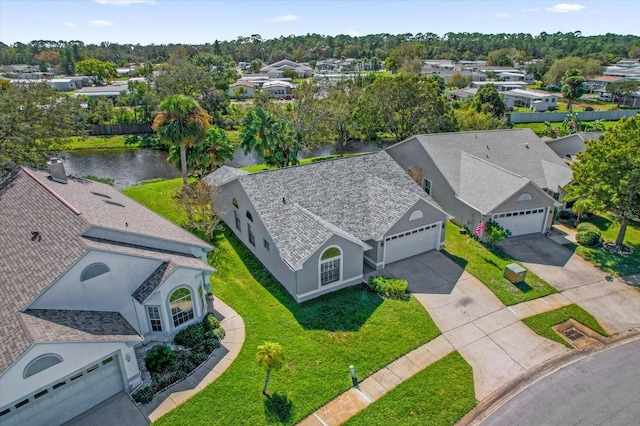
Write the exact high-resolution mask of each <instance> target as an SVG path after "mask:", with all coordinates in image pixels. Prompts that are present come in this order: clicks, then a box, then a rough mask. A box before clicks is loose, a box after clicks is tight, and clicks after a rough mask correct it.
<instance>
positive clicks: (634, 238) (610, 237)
mask: <svg viewBox="0 0 640 426" xmlns="http://www.w3.org/2000/svg"><path fill="white" fill-rule="evenodd" d="M586 221H587V222H591V223H593V224H594V225H596V226H597V227H598V228H599V229H600V231H602V238H604V239H605V240H606V241H615V240H616V238H617V237H618V231H619V230H620V223H619V222H618V221H617V220H613V219H612V218H611V217H608V216H606V215H600V216H593V217H592V218H591V219H587V220H586ZM565 225H567V226H570V227H571V226H573V225H572V224H571V223H565ZM624 243H625V244H626V245H628V246H630V247H632V248H633V249H634V252H633V254H632V255H630V256H621V255H619V254H615V253H611V252H608V251H605V250H603V249H602V248H589V247H584V246H580V245H575V246H574V248H575V252H576V253H578V254H579V255H580V256H582V257H584V258H585V259H587V260H588V261H589V262H591V263H593V264H594V265H595V266H596V267H598V268H600V269H602V270H603V271H605V272H608V273H609V274H612V275H616V276H623V275H630V274H638V273H640V222H631V223H630V224H629V226H628V227H627V232H626V233H625V238H624Z"/></svg>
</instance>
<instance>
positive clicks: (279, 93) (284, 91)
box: [262, 80, 294, 99]
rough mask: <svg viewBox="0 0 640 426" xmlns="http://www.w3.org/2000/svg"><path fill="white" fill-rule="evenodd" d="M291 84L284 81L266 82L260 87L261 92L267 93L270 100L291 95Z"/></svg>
mask: <svg viewBox="0 0 640 426" xmlns="http://www.w3.org/2000/svg"><path fill="white" fill-rule="evenodd" d="M293 87H294V86H293V84H292V83H291V82H288V81H284V80H274V81H267V82H266V83H264V84H263V85H262V90H264V91H265V92H269V93H270V94H271V97H272V98H280V99H282V98H284V97H286V96H287V95H291V90H292V89H293Z"/></svg>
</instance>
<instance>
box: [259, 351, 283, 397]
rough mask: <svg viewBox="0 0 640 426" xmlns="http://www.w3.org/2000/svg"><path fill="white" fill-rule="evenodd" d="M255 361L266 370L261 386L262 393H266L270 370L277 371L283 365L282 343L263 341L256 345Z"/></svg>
mask: <svg viewBox="0 0 640 426" xmlns="http://www.w3.org/2000/svg"><path fill="white" fill-rule="evenodd" d="M256 363H258V365H259V366H260V367H262V368H264V369H265V371H266V372H267V377H266V378H265V380H264V387H263V388H262V394H263V395H266V394H267V385H268V384H269V376H270V375H271V372H272V371H278V370H280V369H281V368H282V366H283V365H284V349H283V348H282V345H280V344H279V343H274V342H264V343H263V344H262V345H260V346H258V352H257V353H256Z"/></svg>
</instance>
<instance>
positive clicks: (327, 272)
mask: <svg viewBox="0 0 640 426" xmlns="http://www.w3.org/2000/svg"><path fill="white" fill-rule="evenodd" d="M341 264H342V251H341V250H340V249H339V248H338V247H329V248H328V249H326V250H325V251H324V252H323V253H322V256H320V285H327V284H330V283H333V282H336V281H340V275H341V274H340V269H341Z"/></svg>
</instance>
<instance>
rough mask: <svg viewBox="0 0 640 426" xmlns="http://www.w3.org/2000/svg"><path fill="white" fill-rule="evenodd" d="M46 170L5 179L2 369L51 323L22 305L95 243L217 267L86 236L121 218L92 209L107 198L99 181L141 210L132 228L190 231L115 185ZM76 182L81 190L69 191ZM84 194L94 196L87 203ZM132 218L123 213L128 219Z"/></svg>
mask: <svg viewBox="0 0 640 426" xmlns="http://www.w3.org/2000/svg"><path fill="white" fill-rule="evenodd" d="M45 176H46V175H44V174H43V173H42V172H33V171H30V170H28V169H25V168H23V167H18V168H16V169H15V170H13V171H12V172H11V173H10V174H9V175H8V176H6V177H5V179H3V181H2V182H0V242H1V243H0V294H1V295H2V297H0V373H2V372H3V371H4V370H5V369H7V368H8V367H9V366H10V365H11V364H12V363H13V362H14V361H15V360H16V359H17V358H18V357H19V356H20V355H21V354H22V353H23V352H24V351H25V350H27V349H28V348H29V346H31V345H32V344H33V343H34V342H35V341H36V337H37V336H39V335H41V334H42V333H44V334H46V333H48V330H49V328H50V327H51V324H49V323H47V322H44V321H43V320H41V319H37V320H36V319H33V318H35V317H33V316H30V315H25V314H24V313H22V311H24V310H25V309H26V308H27V306H29V304H30V303H31V302H32V301H33V300H34V299H36V297H38V296H39V295H40V294H41V293H42V292H43V291H44V290H46V289H47V288H48V287H49V286H50V285H51V284H52V283H53V282H54V281H55V280H56V279H57V278H58V277H59V276H60V275H62V274H63V273H64V272H65V271H67V270H68V269H69V267H71V266H72V265H73V264H74V263H75V262H76V261H77V260H78V259H79V258H80V257H81V256H82V255H84V254H85V253H86V252H87V251H89V250H92V249H95V250H105V251H112V252H117V253H124V254H134V255H140V256H145V257H151V258H155V259H160V260H163V261H171V262H174V263H175V264H176V265H179V266H184V267H190V268H193V269H198V270H212V269H211V268H209V267H208V265H206V264H205V263H204V262H202V261H201V260H200V259H199V258H195V257H192V256H188V255H184V254H179V253H167V252H162V251H159V250H151V249H146V248H140V247H135V246H127V245H122V244H116V243H111V242H106V241H102V240H91V239H88V238H84V237H82V235H83V234H84V233H85V232H86V230H87V229H88V228H89V226H90V225H91V224H92V223H96V222H98V223H101V224H103V225H105V226H108V224H109V223H110V221H114V222H115V221H116V220H117V218H116V217H115V215H106V216H101V217H100V218H99V219H95V217H92V216H91V213H92V212H93V211H94V210H95V209H94V206H93V205H94V204H95V199H98V205H99V206H100V207H102V204H104V203H103V202H102V201H101V200H100V199H101V198H103V197H100V196H96V195H94V194H91V193H90V192H89V189H92V190H93V189H98V188H99V189H98V191H99V192H104V193H105V194H108V195H109V196H111V197H112V198H111V199H112V200H115V201H117V202H124V203H126V205H127V206H128V207H130V206H133V205H135V206H136V207H131V210H130V211H131V212H135V214H136V215H138V217H137V218H134V219H133V220H132V223H133V224H134V229H136V230H138V231H140V232H143V230H145V229H148V228H150V227H153V226H156V227H161V228H162V229H155V230H153V232H152V234H151V235H152V236H156V235H159V234H163V230H164V229H166V230H167V234H169V236H173V235H176V236H178V237H179V238H180V239H181V241H185V242H186V241H191V239H190V238H188V237H187V236H184V235H183V233H186V231H183V230H181V229H178V230H177V231H176V230H175V229H173V228H178V227H176V226H175V225H173V224H171V223H170V222H168V221H165V220H164V219H162V218H160V219H162V220H156V218H154V217H150V216H151V215H152V213H151V212H150V211H149V210H147V209H145V208H144V207H142V206H140V205H138V204H137V203H134V202H133V201H132V200H130V199H129V198H127V197H124V196H122V195H121V194H119V193H118V192H117V191H116V190H114V189H113V188H110V187H109V186H105V185H100V184H94V183H84V182H76V181H74V180H72V181H71V182H70V183H69V184H68V186H65V187H64V188H63V189H60V188H61V187H62V185H61V184H55V185H54V184H53V183H52V182H50V181H49V180H48V179H46V177H45ZM96 185H97V186H96ZM51 188H53V190H52V189H51ZM71 188H76V189H77V190H78V191H79V192H78V193H69V192H68V191H70V189H71ZM79 193H82V196H80V195H78V194H79ZM63 194H64V195H65V198H63V197H62V195H63ZM66 197H68V198H69V199H70V202H71V204H69V203H66V201H69V200H68V199H67V198H66ZM83 198H89V199H91V200H92V201H91V202H87V203H85V202H83V201H82V199H83ZM65 200H66V201H65ZM70 206H72V207H74V208H75V209H77V210H74V209H73V208H71V207H70ZM107 207H114V208H116V209H119V210H117V211H119V212H121V211H122V210H123V209H122V208H121V207H118V206H108V205H107ZM78 211H79V214H78ZM98 214H100V213H99V212H98ZM147 217H150V223H147V224H142V222H145V220H146V218H147ZM127 219H128V218H127ZM127 219H124V218H122V217H121V220H122V221H124V220H127ZM136 222H138V223H140V224H139V225H138V224H135V223H136ZM116 226H117V225H116ZM194 238H195V237H194ZM165 239H166V238H165ZM196 241H197V243H198V244H197V245H199V246H202V245H203V244H204V242H202V241H201V240H199V239H196ZM39 327H40V328H39ZM56 330H58V331H61V329H56ZM76 337H78V336H76ZM85 337H86V336H85Z"/></svg>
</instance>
